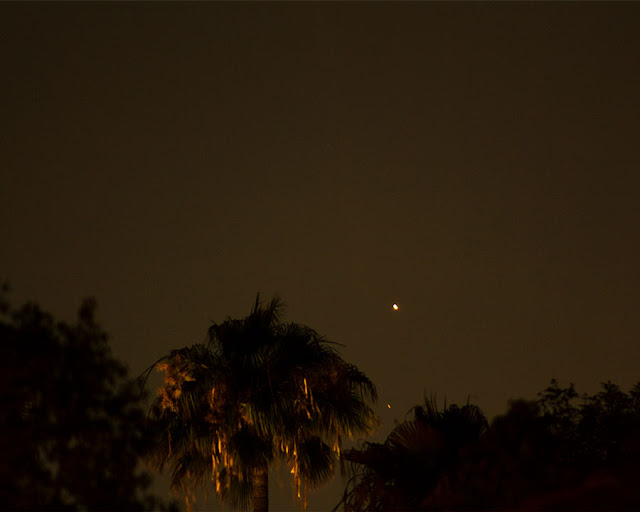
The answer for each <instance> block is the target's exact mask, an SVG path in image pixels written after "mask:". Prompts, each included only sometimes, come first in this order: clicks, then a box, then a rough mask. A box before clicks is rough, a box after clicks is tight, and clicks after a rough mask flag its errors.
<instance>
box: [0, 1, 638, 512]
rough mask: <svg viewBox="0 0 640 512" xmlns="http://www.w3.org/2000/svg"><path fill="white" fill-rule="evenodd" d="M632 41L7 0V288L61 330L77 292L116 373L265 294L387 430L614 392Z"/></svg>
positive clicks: (369, 16) (548, 26)
mask: <svg viewBox="0 0 640 512" xmlns="http://www.w3.org/2000/svg"><path fill="white" fill-rule="evenodd" d="M639 26H640V3H613V4H612V3H573V2H568V3H541V4H531V3H491V4H488V3H473V4H468V3H400V4H391V3H367V4H362V3H348V4H329V3H304V4H302V3H298V4H284V3H277V4H275V3H268V4H252V3H239V4H235V3H216V4H213V3H188V4H178V3H141V4H129V3H107V4H97V3H66V4H62V3H54V4H50V3H47V4H33V3H26V4H9V3H3V4H1V5H0V58H1V76H2V78H1V80H0V112H1V116H0V119H1V121H0V123H1V124H0V130H1V131H0V172H1V180H0V240H1V243H0V273H2V274H4V275H5V276H6V277H7V278H8V279H9V280H10V282H11V283H12V285H13V287H14V289H15V293H14V294H13V298H14V300H21V299H24V298H27V297H31V298H35V299H37V300H38V301H39V302H40V303H42V305H43V306H45V307H47V308H49V309H51V310H53V311H54V312H55V313H56V314H58V315H59V316H62V317H71V316H72V314H73V313H74V311H75V309H76V307H77V305H78V304H79V301H80V299H81V297H83V296H86V295H88V294H92V295H95V296H96V297H97V298H98V301H99V304H100V318H101V321H102V323H103V324H104V326H105V327H106V329H107V330H108V331H110V333H111V334H112V341H113V345H114V348H115V350H116V352H117V354H118V355H119V356H121V357H122V358H124V359H125V360H127V361H128V362H129V364H130V366H131V368H132V369H133V371H134V372H140V371H142V369H144V368H145V367H146V366H148V365H149V364H151V363H152V362H153V361H155V360H156V359H157V358H158V357H159V356H161V355H163V354H165V353H167V352H168V351H169V350H170V349H172V348H176V347H181V346H184V345H187V344H191V343H193V342H199V341H202V340H203V339H204V335H205V332H206V329H207V327H208V325H209V323H210V320H215V321H222V320H223V319H224V318H225V317H226V316H227V315H231V316H239V315H243V314H246V313H248V310H249V308H250V305H251V302H252V300H253V298H254V296H255V293H256V291H258V290H260V291H261V292H263V293H264V294H266V295H270V294H271V293H274V292H278V293H280V294H281V295H282V296H283V297H284V298H285V299H286V301H287V302H288V303H289V315H288V316H289V318H290V319H291V320H294V321H298V322H303V323H307V324H309V325H311V326H313V327H314V328H316V329H318V330H319V331H321V332H322V333H324V334H326V335H327V336H328V337H329V338H330V339H333V340H336V341H339V342H342V343H345V344H347V347H346V348H345V349H344V350H343V355H344V357H345V358H346V359H348V360H350V361H352V362H354V363H355V364H357V365H358V366H360V367H361V368H362V369H364V370H365V371H366V372H367V373H368V374H369V376H370V377H371V378H372V379H373V380H374V382H375V383H376V384H377V385H378V387H379V391H380V395H381V404H380V406H381V407H380V412H381V414H382V416H383V420H384V425H383V427H382V430H381V433H380V435H383V434H386V433H388V431H389V430H390V428H391V427H392V426H393V424H392V421H393V419H394V418H399V419H402V418H403V417H404V413H405V412H406V411H407V409H408V408H409V407H410V406H412V405H414V404H416V403H418V402H419V401H420V400H421V399H422V396H423V392H425V391H426V392H427V393H437V394H438V396H439V397H441V398H442V397H444V395H445V394H446V395H447V397H448V399H449V401H463V400H466V397H467V395H468V394H470V395H471V397H472V399H473V400H474V401H475V403H477V404H478V405H479V406H480V407H482V409H484V410H485V411H486V412H487V413H488V415H489V416H493V415H495V414H498V413H500V412H502V411H504V409H505V407H506V403H507V399H509V398H510V397H518V396H524V397H529V398H533V397H534V396H535V393H536V392H537V391H539V390H541V389H542V388H544V387H545V386H546V385H547V383H548V382H549V380H550V379H551V378H552V377H557V378H559V379H560V380H561V383H565V384H566V383H568V382H569V381H573V382H575V383H576V384H577V385H578V388H579V390H581V391H593V390H595V389H596V386H597V384H598V382H599V381H601V380H605V379H613V380H615V381H616V382H618V383H619V384H620V385H622V386H623V387H625V388H627V387H628V386H630V385H631V384H632V383H633V382H635V381H636V380H638V379H639V378H640V374H639V372H638V361H639V355H640V354H639V349H638V346H639V345H638V343H639V340H640V337H639V334H640V320H639V315H638V306H639V305H640V271H639V269H638V262H639V261H640V229H639V228H640V225H639V224H640V206H639V204H640V203H639V201H638V198H639V197H640V165H639V164H640V149H639V148H640V144H639V143H638V140H639V134H640V72H639V69H640V66H639V60H640V30H638V27H639ZM393 302H398V304H400V308H401V309H400V311H399V312H397V313H394V312H393V311H392V310H391V304H392V303H393ZM386 403H391V404H392V406H393V408H392V409H391V410H388V409H386ZM334 490H335V489H334ZM325 494H329V491H326V493H325ZM329 501H330V503H331V505H333V504H334V503H335V501H334V500H333V498H332V499H331V500H329ZM279 503H280V504H278V505H277V506H278V507H280V508H281V509H286V508H287V507H289V505H287V504H283V503H285V502H284V501H283V502H279ZM323 503H324V502H322V501H317V502H316V503H314V502H313V501H312V503H311V506H312V509H313V508H314V506H315V507H316V508H317V509H321V508H324V507H326V505H324V504H323ZM277 509H278V508H276V510H277Z"/></svg>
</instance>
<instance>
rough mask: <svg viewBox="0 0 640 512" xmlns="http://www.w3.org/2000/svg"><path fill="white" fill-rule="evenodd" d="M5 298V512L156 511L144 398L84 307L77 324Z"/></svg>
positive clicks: (0, 306)
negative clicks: (146, 467) (146, 458)
mask: <svg viewBox="0 0 640 512" xmlns="http://www.w3.org/2000/svg"><path fill="white" fill-rule="evenodd" d="M6 291H7V287H6V285H3V288H2V292H1V293H0V341H1V343H2V358H0V365H1V367H2V369H1V371H0V408H1V414H0V429H1V435H0V453H1V454H2V456H1V457H0V482H2V483H1V484H0V485H1V488H0V489H1V490H0V509H2V510H110V511H113V510H121V511H127V510H152V509H154V510H157V509H158V508H159V507H160V506H161V505H162V504H161V502H159V501H158V500H156V499H155V498H154V497H153V496H151V495H150V494H148V493H147V492H146V489H147V487H148V486H149V484H150V476H149V475H148V474H147V473H145V472H143V471H141V470H140V469H139V468H138V461H139V459H140V457H141V455H142V453H143V452H144V450H145V431H144V424H145V414H144V407H143V403H142V399H141V396H140V392H139V389H138V387H137V386H136V383H135V381H134V380H130V379H129V378H128V377H127V370H126V368H125V366H123V365H122V364H121V363H120V362H119V361H117V360H116V359H115V358H114V357H113V356H112V355H111V352H110V349H109V346H108V343H107V335H106V334H105V332H104V331H103V330H102V329H101V328H100V327H99V326H98V325H97V324H96V322H95V320H94V312H95V307H96V303H95V301H93V300H85V301H84V302H83V303H82V305H81V307H80V310H79V312H78V319H77V321H76V323H75V324H67V323H65V322H56V321H55V320H54V318H53V317H52V316H51V315H50V314H49V313H46V312H44V311H43V310H42V309H40V308H39V307H38V306H37V305H35V304H33V303H28V304H26V305H24V306H22V307H21V308H19V309H16V310H13V309H12V308H11V307H10V305H9V303H8V301H7V299H6V295H5V294H6Z"/></svg>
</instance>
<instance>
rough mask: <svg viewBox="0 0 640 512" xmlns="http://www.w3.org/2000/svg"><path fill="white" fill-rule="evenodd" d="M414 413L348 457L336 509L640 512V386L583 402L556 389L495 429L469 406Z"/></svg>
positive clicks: (608, 386) (516, 405)
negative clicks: (384, 437)
mask: <svg viewBox="0 0 640 512" xmlns="http://www.w3.org/2000/svg"><path fill="white" fill-rule="evenodd" d="M412 411H413V418H412V419H408V420H406V421H404V422H403V423H401V424H399V425H398V426H397V427H396V428H395V429H394V430H393V431H392V432H391V434H390V435H389V437H388V438H387V440H386V442H385V443H382V444H379V443H365V444H364V445H363V446H362V447H361V448H360V449H354V450H350V451H347V452H346V453H345V454H344V457H345V459H347V460H348V461H350V462H351V467H350V470H351V479H350V480H349V482H348V484H347V487H346V489H345V495H344V497H343V500H342V501H341V502H340V504H339V505H338V507H336V509H337V508H339V507H342V509H343V510H345V511H346V512H356V511H357V512H360V511H378V512H382V511H400V510H492V509H500V510H538V511H545V510H548V511H551V510H563V511H569V510H571V511H573V510H640V495H639V494H638V492H637V490H636V489H637V488H638V485H639V484H640V478H639V477H638V472H637V467H638V463H639V462H640V383H639V384H636V385H635V386H634V387H633V388H632V389H631V391H630V392H629V393H625V392H623V391H621V390H620V388H619V387H618V386H617V385H615V384H613V383H611V382H605V383H603V384H602V389H601V391H599V392H597V393H595V394H592V395H587V394H585V395H582V396H580V395H578V393H577V392H576V391H575V388H574V386H573V385H572V384H571V385H570V386H569V387H567V388H561V387H560V386H559V385H558V383H557V382H556V381H555V380H553V381H552V382H551V385H550V386H549V387H548V388H547V389H545V390H544V391H543V392H542V393H540V394H539V399H538V400H537V401H527V400H514V401H512V402H511V403H510V405H509V409H508V411H507V412H506V414H504V415H502V416H498V417H497V418H495V420H494V421H493V422H492V424H491V426H490V427H489V428H486V420H484V416H483V415H482V413H481V411H480V410H479V409H477V408H475V407H473V406H469V405H466V406H465V407H461V408H458V407H457V406H455V405H452V406H450V407H449V408H447V407H445V409H444V410H443V411H438V410H437V408H436V407H435V404H433V402H430V401H426V402H425V405H424V406H418V407H415V408H414V409H412ZM410 412H411V411H410Z"/></svg>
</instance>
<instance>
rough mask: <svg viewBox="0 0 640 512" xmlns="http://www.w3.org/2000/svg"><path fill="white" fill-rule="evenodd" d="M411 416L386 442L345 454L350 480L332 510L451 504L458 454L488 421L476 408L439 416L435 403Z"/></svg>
mask: <svg viewBox="0 0 640 512" xmlns="http://www.w3.org/2000/svg"><path fill="white" fill-rule="evenodd" d="M411 413H413V418H412V419H407V420H405V421H403V422H402V423H399V424H398V425H397V426H396V427H395V428H394V429H393V430H392V431H391V433H390V434H389V436H388V437H387V439H386V441H385V442H384V443H368V442H367V443H364V444H363V446H362V447H361V448H360V449H351V450H347V451H345V453H344V459H345V460H347V461H349V462H350V473H351V478H350V480H349V482H348V483H347V486H346V488H345V492H344V496H343V498H342V500H341V501H340V503H338V505H337V506H336V507H335V508H334V511H336V510H338V509H339V508H340V507H341V506H342V508H343V509H344V511H345V512H364V511H375V512H382V511H396V510H397V511H405V510H421V509H426V508H431V507H436V508H437V507H439V506H440V505H441V502H442V501H447V502H450V501H451V500H452V495H453V493H452V492H451V486H452V485H453V484H454V483H455V482H454V480H455V479H456V473H457V466H458V461H459V457H460V451H461V449H463V448H465V447H469V446H472V445H473V444H474V443H476V442H477V441H478V439H479V437H480V435H481V434H482V433H483V432H484V431H485V430H486V428H487V420H486V418H485V416H484V414H483V413H482V411H481V410H480V409H479V408H478V407H477V406H475V405H472V404H469V403H467V404H466V405H464V406H462V407H458V406H457V405H456V404H452V405H450V406H449V407H447V406H446V404H445V407H444V409H443V410H442V411H440V410H438V407H437V405H436V402H435V400H434V399H425V404H424V405H423V406H416V407H413V408H412V409H411V410H410V411H409V414H411Z"/></svg>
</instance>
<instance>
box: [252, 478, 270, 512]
mask: <svg viewBox="0 0 640 512" xmlns="http://www.w3.org/2000/svg"><path fill="white" fill-rule="evenodd" d="M252 499H253V512H269V469H268V468H260V469H256V471H255V473H254V474H253V496H252Z"/></svg>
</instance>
